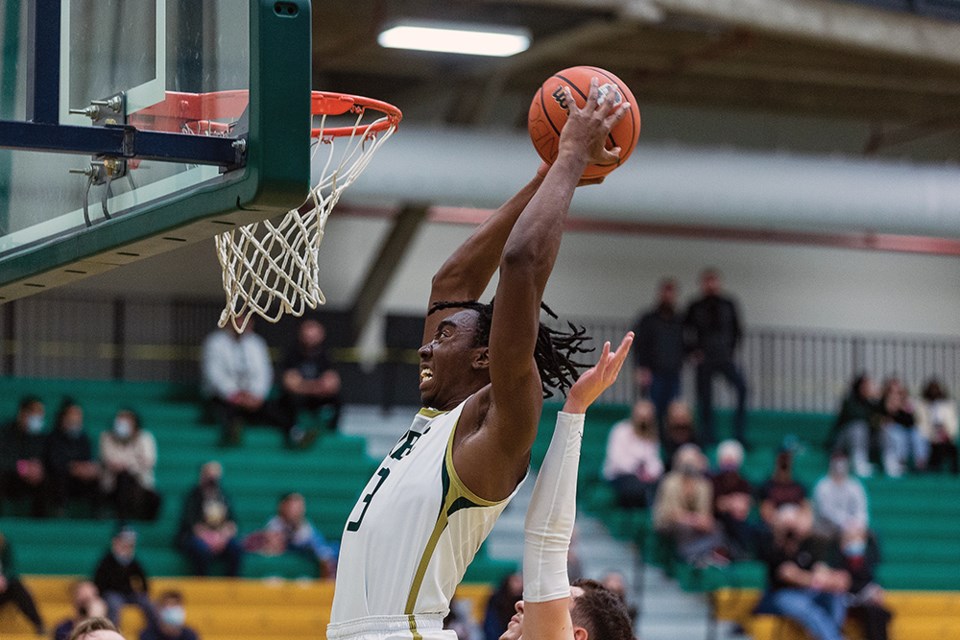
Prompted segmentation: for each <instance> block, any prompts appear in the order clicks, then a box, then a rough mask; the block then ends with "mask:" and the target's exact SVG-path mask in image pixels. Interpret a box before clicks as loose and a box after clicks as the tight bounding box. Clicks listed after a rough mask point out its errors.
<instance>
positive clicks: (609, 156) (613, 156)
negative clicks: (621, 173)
mask: <svg viewBox="0 0 960 640" xmlns="http://www.w3.org/2000/svg"><path fill="white" fill-rule="evenodd" d="M602 153H603V159H602V160H600V162H598V163H597V164H613V163H614V162H619V161H620V147H614V148H613V149H604V150H603V151H602Z"/></svg>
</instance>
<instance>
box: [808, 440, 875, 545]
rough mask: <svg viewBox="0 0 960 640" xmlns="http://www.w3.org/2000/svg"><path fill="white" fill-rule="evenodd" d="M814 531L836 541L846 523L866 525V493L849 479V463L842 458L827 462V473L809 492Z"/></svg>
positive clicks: (842, 456) (834, 457)
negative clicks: (811, 495)
mask: <svg viewBox="0 0 960 640" xmlns="http://www.w3.org/2000/svg"><path fill="white" fill-rule="evenodd" d="M813 508H814V514H815V520H814V527H815V530H816V531H817V533H818V534H820V535H823V536H826V537H837V536H839V535H840V532H841V531H842V530H843V528H844V527H845V526H846V525H847V523H849V522H860V523H863V525H864V526H866V524H867V493H866V491H864V490H863V485H862V484H860V482H859V481H858V480H856V479H854V478H851V477H850V463H849V462H848V460H847V457H846V456H844V455H842V454H834V456H833V457H831V458H830V472H829V473H828V474H827V475H826V476H824V477H823V478H821V479H820V480H819V481H818V482H817V484H816V486H815V487H814V488H813Z"/></svg>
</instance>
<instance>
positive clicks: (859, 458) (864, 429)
mask: <svg viewBox="0 0 960 640" xmlns="http://www.w3.org/2000/svg"><path fill="white" fill-rule="evenodd" d="M879 415H880V406H879V402H878V393H877V387H876V385H875V384H874V383H873V379H872V378H870V376H868V375H867V374H865V373H861V374H860V375H858V376H857V377H856V378H854V379H853V382H852V383H851V385H850V392H849V393H848V394H847V397H845V398H844V399H843V404H842V405H841V406H840V413H839V414H837V420H836V422H835V423H834V427H833V432H834V438H833V439H834V448H835V449H836V450H839V451H843V452H846V453H847V455H848V456H849V458H850V459H851V461H852V462H853V472H854V473H855V474H857V475H858V476H860V477H861V478H867V477H870V476H871V475H873V467H872V466H871V465H870V446H871V440H874V438H873V437H872V435H873V433H874V431H875V430H876V427H877V424H878V421H879Z"/></svg>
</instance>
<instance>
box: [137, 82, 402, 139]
mask: <svg viewBox="0 0 960 640" xmlns="http://www.w3.org/2000/svg"><path fill="white" fill-rule="evenodd" d="M248 101H249V93H248V92H247V91H245V90H234V91H211V92H209V93H186V92H181V91H168V92H166V95H165V96H164V100H162V101H161V102H158V103H157V104H155V105H151V106H149V107H147V108H145V109H141V110H140V111H137V112H136V113H134V114H131V115H130V118H129V122H130V124H132V125H134V126H135V127H138V128H143V129H150V130H154V131H181V130H182V128H183V127H184V126H186V127H187V129H188V130H189V131H191V132H193V133H216V134H220V135H227V134H228V133H229V132H230V127H231V125H230V124H228V123H221V122H213V120H215V119H232V120H235V119H237V118H239V117H240V116H241V115H243V112H244V110H245V109H246V108H247V104H248ZM367 109H372V110H374V111H378V112H380V113H382V114H383V116H382V117H381V118H378V119H377V120H375V121H373V122H371V123H370V124H360V125H357V126H356V127H353V126H344V127H325V128H323V129H320V128H311V129H310V136H311V137H312V138H320V137H324V138H338V137H344V136H350V135H354V134H355V133H361V134H362V135H364V136H372V135H376V134H378V133H382V132H384V131H386V130H387V129H390V128H391V127H395V126H396V125H397V124H398V123H399V122H400V120H401V119H402V118H403V114H402V113H401V112H400V109H398V108H397V107H395V106H393V105H392V104H390V103H389V102H383V101H382V100H375V99H373V98H365V97H363V96H352V95H349V94H346V93H335V92H331V91H311V92H310V112H311V113H312V114H313V115H315V116H322V115H328V116H340V115H345V114H347V113H352V114H354V115H357V116H359V115H361V114H362V113H364V112H365V111H366V110H367Z"/></svg>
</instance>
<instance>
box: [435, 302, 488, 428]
mask: <svg viewBox="0 0 960 640" xmlns="http://www.w3.org/2000/svg"><path fill="white" fill-rule="evenodd" d="M476 341H477V313H476V312H475V311H470V310H464V311H458V312H457V313H455V314H453V315H451V316H450V317H449V318H446V319H444V320H443V321H442V322H441V323H440V324H439V325H438V326H437V331H436V333H435V334H434V336H433V340H431V341H430V342H428V343H427V344H425V345H423V346H422V347H420V351H419V352H418V353H419V355H420V400H421V401H422V403H423V406H425V407H433V408H435V409H444V410H449V409H452V408H454V407H455V406H456V405H457V404H459V403H460V402H461V401H463V399H464V398H466V397H467V396H469V395H470V394H471V393H474V392H475V391H477V389H479V388H480V387H481V386H482V385H483V384H485V382H483V376H484V375H486V373H485V372H478V371H477V369H476V368H475V367H474V362H475V360H476V358H477V356H478V354H479V353H480V352H482V351H484V349H485V347H478V346H477V344H476Z"/></svg>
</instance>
